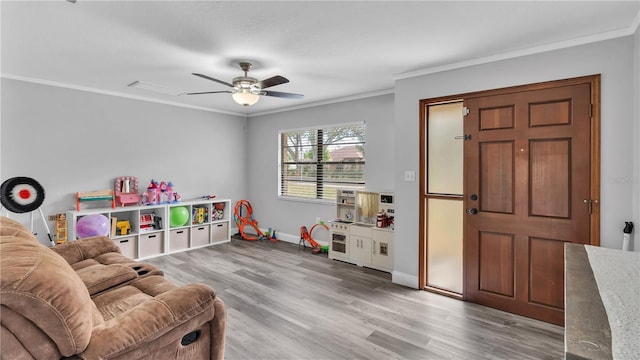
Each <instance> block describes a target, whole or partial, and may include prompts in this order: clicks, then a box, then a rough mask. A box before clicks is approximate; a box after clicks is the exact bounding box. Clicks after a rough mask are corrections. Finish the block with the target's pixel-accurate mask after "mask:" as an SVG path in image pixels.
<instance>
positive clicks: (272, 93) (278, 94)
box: [260, 91, 304, 99]
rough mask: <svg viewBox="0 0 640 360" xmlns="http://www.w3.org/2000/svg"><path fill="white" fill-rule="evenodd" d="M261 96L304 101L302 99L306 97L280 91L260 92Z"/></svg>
mask: <svg viewBox="0 0 640 360" xmlns="http://www.w3.org/2000/svg"><path fill="white" fill-rule="evenodd" d="M260 95H264V96H273V97H279V98H284V99H302V98H304V95H301V94H292V93H286V92H279V91H262V92H260Z"/></svg>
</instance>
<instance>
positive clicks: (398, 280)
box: [391, 270, 418, 289]
mask: <svg viewBox="0 0 640 360" xmlns="http://www.w3.org/2000/svg"><path fill="white" fill-rule="evenodd" d="M391 282H392V283H394V284H398V285H403V286H407V287H410V288H412V289H418V277H417V276H415V275H411V274H407V273H403V272H400V271H397V270H394V271H393V272H392V273H391Z"/></svg>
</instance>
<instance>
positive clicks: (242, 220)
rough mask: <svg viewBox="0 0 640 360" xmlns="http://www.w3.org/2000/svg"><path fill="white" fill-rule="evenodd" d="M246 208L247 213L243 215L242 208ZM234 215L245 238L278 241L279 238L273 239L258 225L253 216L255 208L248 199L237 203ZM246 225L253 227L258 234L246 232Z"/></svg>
mask: <svg viewBox="0 0 640 360" xmlns="http://www.w3.org/2000/svg"><path fill="white" fill-rule="evenodd" d="M243 208H244V209H246V211H245V215H244V216H243V215H242V213H243V211H242V209H243ZM233 217H234V219H235V221H236V224H237V225H238V230H239V231H240V235H241V236H242V238H243V239H244V240H250V241H255V240H263V239H269V240H271V241H278V239H273V238H271V237H269V236H267V235H265V234H264V233H263V232H262V231H261V230H260V228H259V227H258V222H257V221H256V220H255V219H254V218H253V208H252V207H251V204H250V203H249V201H248V200H240V201H238V202H237V203H236V207H235V208H234V209H233ZM245 226H250V227H252V228H253V229H254V230H255V232H256V234H257V235H256V234H247V233H246V232H245V229H244V228H245Z"/></svg>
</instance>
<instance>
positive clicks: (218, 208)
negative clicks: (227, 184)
mask: <svg viewBox="0 0 640 360" xmlns="http://www.w3.org/2000/svg"><path fill="white" fill-rule="evenodd" d="M222 219H224V203H223V202H220V203H215V204H213V210H212V211H211V220H212V221H214V220H222Z"/></svg>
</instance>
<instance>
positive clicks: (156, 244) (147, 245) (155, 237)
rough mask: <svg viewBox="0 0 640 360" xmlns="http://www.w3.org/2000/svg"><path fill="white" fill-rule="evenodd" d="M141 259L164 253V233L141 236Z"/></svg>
mask: <svg viewBox="0 0 640 360" xmlns="http://www.w3.org/2000/svg"><path fill="white" fill-rule="evenodd" d="M139 246H140V257H141V258H143V257H147V256H154V255H161V254H163V253H164V233H162V232H154V233H149V234H143V235H140V244H139Z"/></svg>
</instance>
